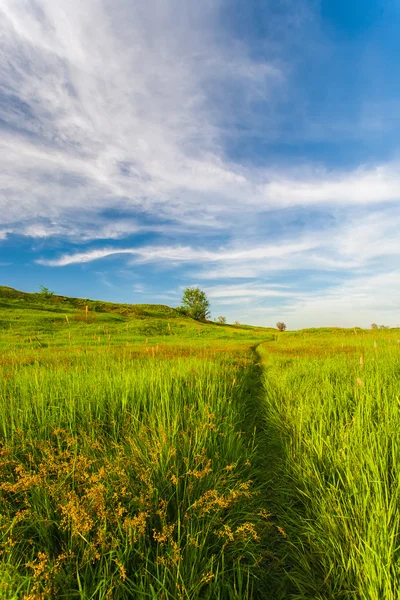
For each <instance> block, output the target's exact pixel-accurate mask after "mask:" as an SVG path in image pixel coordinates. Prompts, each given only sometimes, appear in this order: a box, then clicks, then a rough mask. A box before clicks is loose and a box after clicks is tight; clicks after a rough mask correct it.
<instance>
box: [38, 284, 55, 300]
mask: <svg viewBox="0 0 400 600" xmlns="http://www.w3.org/2000/svg"><path fill="white" fill-rule="evenodd" d="M40 294H42V296H44V297H45V298H51V296H54V292H51V291H50V290H49V288H47V287H45V286H44V285H41V286H40Z"/></svg>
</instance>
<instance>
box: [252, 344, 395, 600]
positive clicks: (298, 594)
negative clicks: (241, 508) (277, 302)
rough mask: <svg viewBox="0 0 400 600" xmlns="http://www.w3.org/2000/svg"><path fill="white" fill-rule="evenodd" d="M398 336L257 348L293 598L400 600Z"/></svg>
mask: <svg viewBox="0 0 400 600" xmlns="http://www.w3.org/2000/svg"><path fill="white" fill-rule="evenodd" d="M397 337H398V333H396V334H393V333H390V334H389V333H385V334H379V333H378V334H374V336H372V335H371V334H367V335H366V334H364V335H360V334H358V335H357V332H356V334H354V333H353V334H351V333H347V334H346V335H343V334H342V335H336V336H335V334H334V333H333V332H331V333H330V334H329V333H328V334H326V333H325V335H322V336H318V335H317V336H310V335H305V336H303V335H293V336H291V335H290V334H288V335H286V337H281V338H280V339H279V341H278V342H277V343H276V344H271V345H265V346H264V347H262V348H260V352H261V354H262V356H263V360H264V365H265V376H264V377H265V380H264V383H265V398H266V416H265V418H266V429H267V431H268V434H269V436H270V452H273V453H274V457H275V461H274V469H273V471H274V473H272V477H273V476H274V475H275V479H274V483H273V491H274V494H273V496H271V498H270V499H271V502H272V505H273V507H274V510H275V513H276V515H277V517H278V518H279V520H280V523H281V525H282V526H283V527H284V530H285V532H286V534H287V541H288V543H289V546H288V548H289V549H290V552H289V553H288V555H287V562H286V579H287V582H288V585H290V586H292V589H293V592H292V593H291V594H290V596H289V597H291V598H298V599H300V598H302V599H306V598H307V599H308V598H316V599H320V600H322V599H324V600H326V599H335V600H336V599H339V598H349V597H350V598H359V599H363V600H364V599H365V600H373V599H376V600H377V599H383V598H384V599H385V600H395V599H397V598H398V597H399V590H400V539H399V532H400V348H399V345H398V344H397Z"/></svg>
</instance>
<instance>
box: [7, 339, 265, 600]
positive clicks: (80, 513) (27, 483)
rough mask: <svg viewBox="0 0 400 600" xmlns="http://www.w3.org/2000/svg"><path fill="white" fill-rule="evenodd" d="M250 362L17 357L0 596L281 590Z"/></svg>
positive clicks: (10, 379) (235, 594)
mask: <svg viewBox="0 0 400 600" xmlns="http://www.w3.org/2000/svg"><path fill="white" fill-rule="evenodd" d="M29 353H30V356H32V351H31V350H29ZM57 357H58V359H57ZM251 370H252V358H251V357H250V356H249V355H245V354H244V353H241V355H240V356H237V355H235V354H228V355H227V356H226V357H225V358H221V357H220V356H219V355H218V354H217V355H216V356H215V357H213V358H206V357H205V356H202V357H196V356H192V357H189V358H184V357H179V356H178V357H176V356H174V355H173V354H172V356H170V357H168V354H164V355H163V356H162V357H157V356H154V355H152V354H151V353H149V354H148V356H147V357H143V356H139V357H135V358H132V357H131V355H130V354H129V353H123V352H111V351H107V352H104V353H101V352H98V353H86V352H78V353H72V352H71V357H70V360H66V355H64V354H60V355H57V353H55V354H53V355H51V353H50V351H47V350H46V352H44V351H36V358H35V360H31V361H26V360H24V356H23V354H22V353H19V352H16V353H14V354H12V355H11V360H9V361H8V362H6V364H5V365H4V369H3V375H4V376H3V378H2V379H1V381H0V414H1V415H2V420H1V430H0V434H1V440H2V441H1V445H0V453H1V462H0V509H1V521H0V532H1V537H0V540H1V541H0V551H1V561H2V562H1V572H0V596H1V598H5V599H20V598H23V599H25V600H34V599H35V600H39V599H41V600H44V599H45V598H46V599H47V598H81V599H89V598H93V599H110V598H112V599H119V598H154V599H156V598H157V599H165V600H166V599H168V598H178V599H189V598H190V599H196V598H210V599H211V598H212V599H225V598H226V599H228V598H229V599H230V598H238V599H239V598H253V597H269V596H268V589H266V588H265V583H266V581H267V588H268V573H267V570H268V569H269V570H271V558H270V548H269V546H270V540H272V538H273V535H272V537H271V530H272V529H271V524H270V523H269V518H268V514H267V511H266V510H264V501H263V498H262V496H261V494H260V491H261V487H260V486H259V485H258V484H257V482H254V481H253V476H252V475H253V471H252V469H253V467H252V465H253V463H254V462H257V460H258V458H257V449H256V447H255V444H254V440H253V437H252V435H251V433H252V432H249V431H246V429H248V428H247V426H246V401H247V398H248V397H249V396H251V391H252V386H253V383H254V382H253V381H252V378H251ZM266 575H267V578H266Z"/></svg>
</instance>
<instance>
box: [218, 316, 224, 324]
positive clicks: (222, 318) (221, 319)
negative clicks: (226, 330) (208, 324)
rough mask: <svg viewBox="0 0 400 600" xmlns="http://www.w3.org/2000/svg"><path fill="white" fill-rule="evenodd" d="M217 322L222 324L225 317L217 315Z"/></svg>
mask: <svg viewBox="0 0 400 600" xmlns="http://www.w3.org/2000/svg"><path fill="white" fill-rule="evenodd" d="M218 323H221V324H222V325H224V324H225V323H226V317H218Z"/></svg>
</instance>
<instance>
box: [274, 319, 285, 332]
mask: <svg viewBox="0 0 400 600" xmlns="http://www.w3.org/2000/svg"><path fill="white" fill-rule="evenodd" d="M276 327H277V329H278V330H279V331H285V329H286V325H285V323H282V321H279V322H278V323H277V324H276Z"/></svg>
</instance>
